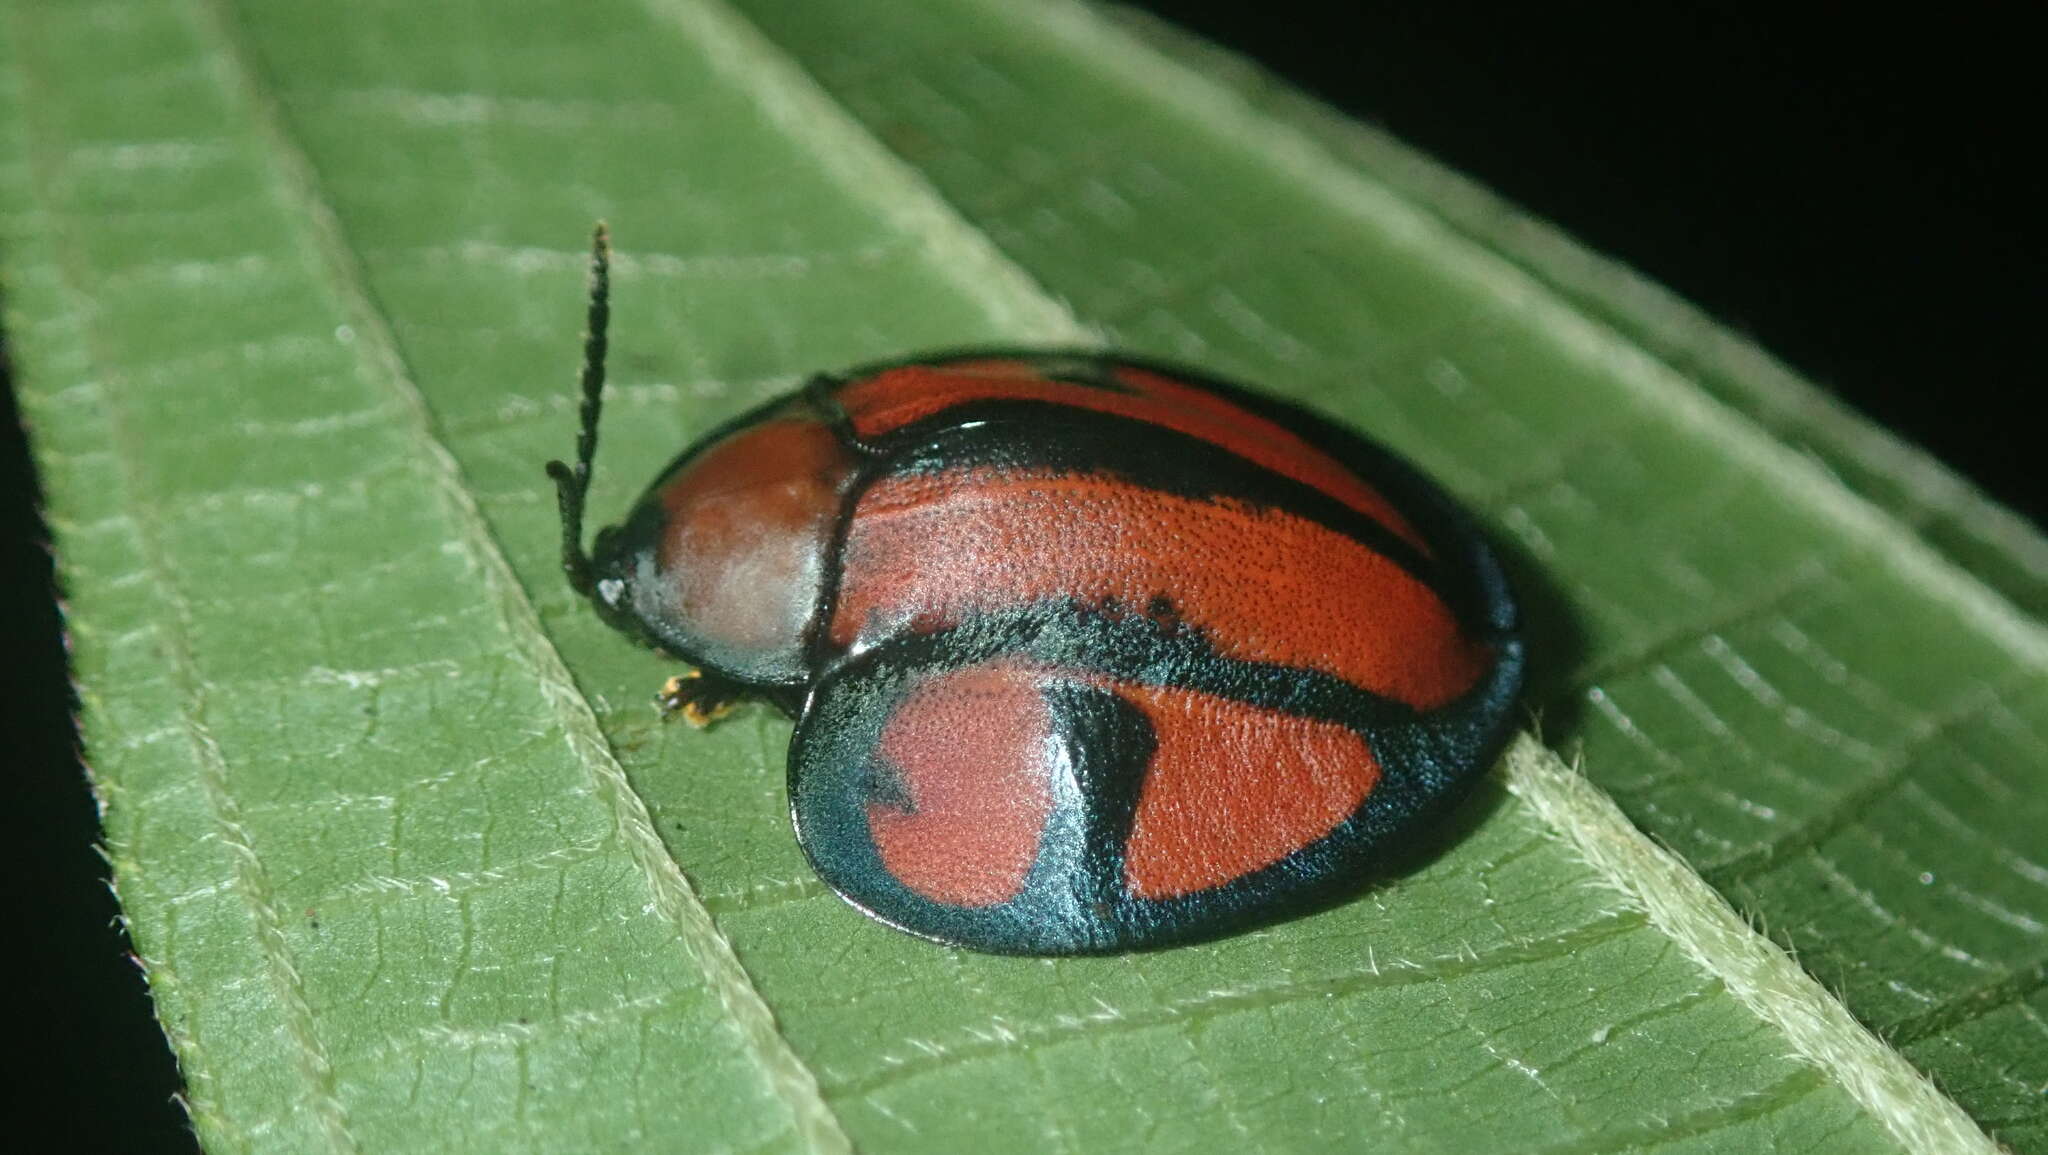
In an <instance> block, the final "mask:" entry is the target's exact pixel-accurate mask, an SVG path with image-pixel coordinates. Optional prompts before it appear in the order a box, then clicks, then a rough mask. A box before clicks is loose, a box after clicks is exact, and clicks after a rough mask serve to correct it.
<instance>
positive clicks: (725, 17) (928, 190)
mask: <svg viewBox="0 0 2048 1155" xmlns="http://www.w3.org/2000/svg"><path fill="white" fill-rule="evenodd" d="M640 2H641V4H642V5H643V6H644V7H645V8H646V9H647V11H648V12H649V13H650V14H651V15H653V16H654V17H655V18H656V19H658V20H661V21H662V22H664V23H667V24H669V25H671V26H673V27H675V28H676V29H678V30H679V31H680V32H682V33H683V35H685V36H686V37H688V38H689V39H690V40H691V41H692V42H693V43H695V44H697V45H698V46H699V47H701V48H703V49H704V50H705V56H706V58H707V59H709V60H710V61H711V62H712V64H713V66H714V67H716V68H718V69H720V70H721V71H722V73H723V74H724V76H725V77H726V78H727V79H728V80H730V81H731V82H732V83H733V84H734V85H735V86H737V87H740V88H744V89H746V90H747V91H748V92H749V93H750V94H751V95H752V96H753V98H754V100H755V102H756V106H757V107H759V108H760V109H761V111H762V112H763V113H765V114H766V115H767V116H768V118H769V119H770V120H771V121H773V122H774V124H775V125H776V127H778V128H780V129H782V130H783V131H784V132H785V133H787V134H788V135H789V136H791V137H792V138H799V139H803V140H805V141H807V142H808V143H810V144H812V145H813V146H814V149H813V153H812V155H813V156H814V157H816V158H817V160H818V161H819V162H820V164H821V167H822V168H824V170H825V171H826V172H828V173H830V174H832V176H833V177H835V178H836V179H838V180H839V181H840V182H841V183H842V184H843V185H844V187H845V188H846V190H847V191H848V192H849V193H850V194H852V195H853V196H855V197H858V198H860V199H861V200H864V201H866V202H867V203H868V204H869V205H871V206H872V207H874V208H875V209H876V210H877V211H878V212H879V214H880V215H881V216H882V218H883V219H884V220H887V221H888V222H889V223H890V224H891V225H893V226H894V227H896V228H897V229H899V230H901V231H902V232H903V233H904V234H905V235H907V236H910V237H914V238H916V239H917V240H918V241H919V242H920V243H922V244H923V246H924V248H925V251H926V252H927V253H928V254H929V255H930V257H931V263H932V267H933V268H935V269H938V270H940V271H941V272H943V273H945V274H946V275H947V276H949V277H951V278H952V279H953V281H954V283H955V284H956V285H957V286H958V288H959V289H960V292H961V294H962V295H963V296H966V297H969V298H972V299H973V300H975V301H976V302H977V303H979V304H980V305H981V306H982V307H983V308H984V309H986V310H987V311H988V315H989V317H990V319H991V320H994V321H996V322H998V323H999V324H1001V325H1002V326H1003V327H1004V328H1006V329H1014V330H1015V331H1016V332H1018V333H1020V334H1025V333H1028V334H1031V335H1032V336H1033V337H1034V338H1035V339H1037V340H1040V341H1044V342H1047V343H1049V344H1063V345H1068V346H1075V347H1083V348H1101V347H1103V346H1105V345H1107V344H1108V338H1107V337H1106V336H1105V335H1104V334H1103V333H1102V332H1101V331H1100V330H1098V329H1097V328H1095V327H1094V326H1092V325H1090V324H1088V323H1087V322H1085V321H1082V320H1081V319H1080V318H1079V317H1077V316H1076V315H1075V314H1074V313H1073V311H1072V310H1070V309H1068V308H1067V307H1066V305H1065V304H1064V303H1063V302H1061V301H1060V300H1059V298H1057V297H1056V296H1054V295H1053V294H1051V293H1049V292H1048V291H1046V289H1045V287H1044V286H1043V285H1040V284H1039V283H1038V282H1037V280H1036V279H1035V278H1033V277H1032V275H1031V274H1030V272H1029V271H1027V270H1026V269H1025V268H1024V267H1023V266H1022V265H1020V264H1018V263H1017V262H1016V261H1014V260H1011V259H1010V257H1009V256H1008V255H1007V254H1005V253H1003V252H1002V251H1001V249H1000V248H999V247H998V246H997V245H996V244H995V243H994V242H993V241H991V240H990V239H989V237H988V235H987V234H986V233H984V232H982V231H981V230H980V229H978V228H976V227H975V226H974V225H973V224H972V223H971V222H969V221H968V220H967V219H966V218H965V217H963V216H961V215H960V213H959V212H958V211H957V210H956V209H955V208H954V207H953V205H952V202H950V201H948V200H947V199H946V198H945V197H944V196H943V195H941V194H940V193H939V191H938V190H937V189H935V188H933V187H932V186H931V182H930V181H928V180H926V179H925V177H924V176H923V175H922V174H921V173H919V172H917V171H916V170H915V169H913V168H912V167H911V166H910V165H908V164H906V163H905V162H904V161H902V160H901V159H900V158H898V157H897V156H896V155H895V153H893V152H891V151H890V150H889V149H888V148H886V147H885V146H883V145H882V144H881V143H880V142H879V141H877V140H876V139H875V137H874V134H873V133H871V132H869V131H868V129H867V127H866V126H865V125H863V124H861V123H860V122H859V121H858V120H856V119H855V118H854V117H853V116H852V115H851V114H849V113H848V112H847V111H846V110H845V108H844V107H842V106H841V105H840V103H839V102H838V101H837V100H836V99H834V98H833V97H832V96H831V95H830V94H829V93H827V92H826V91H825V90H824V88H823V87H822V86H821V85H819V84H818V82H817V80H816V78H815V77H813V76H812V75H811V74H810V73H809V71H807V70H806V69H804V68H803V67H802V66H801V65H800V64H798V63H797V62H796V61H795V60H793V59H792V58H791V57H790V56H789V54H788V53H786V52H784V51H783V50H782V49H781V48H780V47H778V46H777V45H776V44H775V43H774V42H773V41H771V40H770V39H768V37H767V36H765V35H764V34H762V32H761V31H760V30H759V29H758V28H756V27H755V26H754V25H753V23H752V22H751V21H749V20H748V19H747V18H746V17H745V16H744V15H742V14H740V13H739V12H737V11H735V10H734V9H733V8H732V7H731V6H730V5H728V4H726V3H725V2H724V0H703V2H690V0H640ZM821 127H822V128H823V129H824V131H820V129H821Z"/></svg>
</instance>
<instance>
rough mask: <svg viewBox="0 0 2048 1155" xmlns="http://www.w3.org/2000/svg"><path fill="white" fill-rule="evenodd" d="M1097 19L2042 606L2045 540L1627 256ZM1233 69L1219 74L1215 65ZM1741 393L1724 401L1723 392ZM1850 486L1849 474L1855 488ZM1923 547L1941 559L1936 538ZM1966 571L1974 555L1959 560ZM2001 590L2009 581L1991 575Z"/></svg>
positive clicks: (1371, 136)
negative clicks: (1824, 456) (1592, 315)
mask: <svg viewBox="0 0 2048 1155" xmlns="http://www.w3.org/2000/svg"><path fill="white" fill-rule="evenodd" d="M1100 14H1101V16H1102V17H1103V19H1104V21H1105V23H1107V24H1110V25H1112V26H1115V27H1119V28H1120V29H1122V30H1123V31H1124V32H1125V33H1126V34H1127V35H1130V36H1132V37H1134V38H1136V39H1137V40H1138V41H1139V42H1140V43H1142V44H1143V45H1145V47H1146V48H1148V49H1151V50H1152V51H1155V52H1158V53H1161V54H1163V55H1166V56H1167V57H1169V58H1170V59H1171V60H1173V61H1174V62H1175V63H1177V64H1181V65H1183V66H1186V67H1191V68H1192V69H1193V70H1195V71H1200V72H1204V73H1208V74H1210V75H1211V76H1212V80H1217V81H1218V82H1220V83H1221V84H1222V85H1224V86H1225V87H1227V88H1229V89H1231V90H1232V91H1233V92H1235V93H1237V94H1238V95H1239V97H1240V99H1242V100H1244V101H1245V102H1246V103H1248V104H1250V105H1252V106H1254V108H1255V109H1258V110H1262V111H1265V112H1267V113H1269V114H1270V115H1273V116H1275V117H1278V118H1284V120H1285V121H1286V122H1288V123H1292V124H1294V125H1297V126H1306V127H1300V128H1299V131H1302V132H1303V133H1304V134H1305V135H1308V136H1310V137H1311V138H1312V139H1314V140H1315V141H1316V142H1317V143H1318V144H1320V145H1322V146H1323V147H1324V148H1326V149H1328V150H1330V151H1331V152H1333V153H1334V154H1336V155H1337V156H1338V157H1340V158H1342V159H1343V160H1345V161H1347V162H1349V163H1350V164H1352V165H1353V166H1354V168H1353V172H1354V175H1356V176H1359V177H1362V178H1363V179H1369V180H1372V181H1375V182H1377V183H1379V184H1382V185H1384V186H1386V187H1387V188H1388V189H1389V190H1390V191H1392V192H1393V193H1395V194H1396V195H1398V196H1400V197H1401V198H1402V199H1404V200H1406V201H1408V202H1409V203H1410V204H1411V205H1413V206H1414V207H1415V208H1416V209H1417V211H1419V212H1423V213H1426V214H1428V215H1430V216H1432V217H1435V218H1437V219H1438V220H1439V221H1441V222H1442V223H1443V224H1445V225H1446V226H1448V227H1449V228H1451V229H1453V230H1455V231H1456V232H1458V233H1459V234H1460V235H1461V236H1463V237H1465V238H1466V239H1468V240H1470V241H1472V242H1473V243H1474V244H1477V245H1480V246H1481V247H1483V248H1485V249H1487V250H1488V251H1490V252H1492V253H1494V254H1496V255H1498V256H1499V257H1501V258H1502V259H1504V260H1508V261H1511V262H1513V263H1514V264H1515V265H1516V266H1517V267H1519V268H1521V269H1523V270H1525V271H1527V272H1528V273H1529V274H1530V275H1531V276H1534V277H1536V278H1537V279H1539V280H1540V281H1542V282H1543V283H1544V284H1545V285H1546V286H1548V287H1550V288H1551V289H1552V290H1554V291H1555V292H1557V293H1558V294H1560V295H1562V296H1565V297H1568V298H1570V299H1572V300H1573V301H1575V302H1578V303H1580V304H1582V305H1584V306H1586V307H1587V308H1589V309H1591V310H1597V311H1599V312H1600V313H1602V314H1604V315H1606V316H1609V317H1613V318H1615V319H1616V320H1615V324H1616V325H1617V326H1625V327H1626V328H1627V329H1628V336H1629V338H1630V340H1632V341H1634V342H1636V343H1638V344H1646V345H1652V346H1655V348H1654V349H1653V352H1655V353H1656V355H1657V356H1658V357H1659V358H1660V359H1662V360H1664V361H1666V362H1668V363H1672V364H1674V365H1679V366H1684V367H1695V366H1696V367H1699V368H1700V369H1702V370H1705V371H1706V372H1707V373H1708V374H1711V375H1712V377H1713V380H1712V381H1711V382H1705V384H1708V385H1709V387H1710V388H1712V389H1714V390H1715V391H1716V393H1717V395H1720V396H1723V397H1724V399H1725V400H1726V403H1727V404H1730V405H1731V406H1734V407H1736V408H1737V409H1739V410H1740V411H1741V412H1742V414H1743V415H1744V416H1746V417H1748V418H1749V419H1750V420H1752V421H1754V422H1756V423H1757V424H1758V425H1759V426H1760V427H1762V428H1763V429H1765V430H1766V431H1768V432H1770V433H1771V434H1773V435H1774V436H1775V437H1777V438H1779V439H1781V440H1785V441H1792V442H1804V443H1807V444H1816V445H1819V446H1820V447H1821V448H1822V450H1824V451H1825V452H1827V453H1830V454H1834V455H1838V456H1839V457H1841V458H1843V459H1845V460H1847V461H1850V462H1852V463H1853V464H1855V465H1856V466H1858V467H1860V468H1863V469H1866V470H1868V471H1870V472H1871V473H1873V474H1877V475H1879V476H1882V477H1884V478H1885V479H1886V480H1888V481H1890V482H1891V483H1893V484H1895V485H1896V486H1898V487H1899V489H1900V490H1902V491H1904V492H1905V493H1907V494H1909V495H1910V502H1909V503H1905V504H1903V505H1902V507H1901V508H1898V509H1896V510H1894V511H1893V515H1894V516H1895V517H1896V518H1897V519H1898V520H1899V521H1901V522H1902V523H1904V524H1905V525H1907V526H1908V527H1910V528H1912V529H1913V530H1914V531H1915V532H1916V533H1917V534H1918V535H1920V536H1921V537H1923V538H1928V537H1929V534H1930V531H1931V530H1932V529H1933V528H1934V527H1933V526H1931V525H1930V523H1931V522H1933V521H1935V520H1937V519H1939V518H1946V519H1948V520H1949V521H1950V522H1951V523H1952V524H1954V525H1956V526H1958V527H1960V528H1962V529H1964V530H1965V531H1967V532H1968V533H1969V534H1970V535H1971V536H1972V537H1973V538H1974V539H1975V540H1976V541H1978V542H1980V543H1982V544H1984V545H1985V546H1987V547H1989V548H1990V549H1991V550H1993V551H1995V552H1996V553H1997V554H1998V555H1999V556H2000V558H2001V559H2002V560H2003V561H2005V562H2007V563H2009V564H2011V565H2012V566H2013V567H2014V568H2015V569H2016V570H2017V571H2018V577H2019V578H2020V579H2023V580H2024V582H2025V583H2026V586H2025V588H2023V589H2022V590H2021V591H2020V598H2021V603H2022V604H2021V606H2020V608H2022V609H2024V610H2028V611H2032V612H2036V613H2038V612H2039V610H2040V609H2041V607H2042V606H2043V605H2044V604H2048V538H2043V537H2042V536H2041V535H2040V534H2039V533H2038V532H2036V531H2035V529H2034V528H2033V526H2032V525H2031V524H2030V523H2029V522H2028V521H2027V519H2026V518H2025V517H2023V516H2021V515H2019V514H2017V513H2015V512H2014V511H2012V510H2011V509H2009V508H2007V507H2006V506H2004V505H2002V504H2000V503H1999V502H1998V501H1996V500H1995V499H1993V498H1992V497H1990V496H1989V495H1987V494H1986V493H1984V492H1983V491H1982V490H1981V489H1979V488H1978V487H1977V486H1976V485H1975V484H1974V483H1973V482H1971V481H1970V480H1969V479H1968V478H1966V477H1963V476H1961V475H1959V474H1957V473H1956V472H1955V471H1953V470H1952V469H1950V468H1949V467H1948V466H1946V465H1944V464H1943V463H1941V462H1940V461H1939V460H1938V459H1936V458H1935V457H1934V456H1933V455H1932V454H1930V453H1928V452H1927V451H1926V450H1924V449H1922V448H1920V447H1919V446H1917V445H1914V444H1913V443H1911V442H1910V441H1906V440H1904V439H1902V438H1900V437H1898V436H1897V435H1895V434H1893V433H1892V432H1890V431H1889V430H1887V429H1885V428H1883V427H1882V426H1880V425H1878V424H1876V423H1875V422H1873V421H1871V420H1870V419H1869V418H1867V417H1865V416H1863V415H1862V414H1860V413H1858V412H1856V411H1855V410H1854V409H1852V408H1850V407H1849V406H1847V405H1845V404H1843V403H1842V402H1841V401H1840V400H1838V399H1837V398H1835V397H1834V396H1833V395H1832V394H1830V393H1828V392H1827V391H1826V390H1824V389H1821V388H1819V387H1817V386H1816V385H1814V384H1813V383H1812V382H1809V381H1807V380H1805V379H1804V378H1802V377H1801V376H1800V375H1799V374H1798V373H1797V372H1796V371H1795V370H1794V369H1792V368H1790V367H1788V366H1787V365H1786V364H1785V363H1784V362H1782V361H1781V360H1779V359H1778V358H1777V357H1775V356H1773V355H1772V354H1771V352H1770V351H1769V350H1768V349H1765V348H1763V347H1762V346H1760V345H1758V344H1757V343H1756V342H1755V341H1753V340H1751V339H1749V338H1748V337H1746V336H1744V335H1743V334H1742V333H1740V332H1737V331H1735V330H1733V329H1730V328H1729V327H1728V326H1726V325H1724V324H1722V323H1720V322H1719V321H1717V320H1715V319H1714V318H1713V317H1712V316H1710V315H1709V314H1707V313H1706V312H1705V311H1704V310H1702V309H1700V308H1699V307H1698V306H1696V305H1693V304H1692V303H1691V302H1689V301H1687V300H1685V299H1684V298H1683V297H1681V296H1679V295H1678V294H1676V293H1674V292H1672V291H1671V290H1670V289H1667V288H1665V287H1664V286H1662V285H1659V284H1657V283H1656V282H1654V281H1652V280H1650V279H1649V278H1647V277H1644V276H1643V275H1642V274H1640V273H1638V272H1636V271H1635V270H1634V269H1631V268H1629V267H1628V266H1627V265H1625V264H1623V263H1621V262H1619V261H1616V260H1614V259H1613V258H1610V257H1608V256H1605V255H1604V254H1601V253H1599V252H1596V251H1594V250H1591V249H1588V248H1585V247H1584V246H1581V245H1580V244H1578V243H1577V242H1576V241H1574V240H1573V239H1572V238H1571V237H1570V236H1569V235H1568V234H1566V233H1565V232H1564V231H1563V230H1562V229H1559V228H1558V227H1557V226H1556V225H1554V224H1552V223H1551V222H1549V221H1547V220H1544V219H1542V218H1540V217H1538V216H1535V215H1533V214H1531V213H1529V212H1528V211H1526V210H1525V209H1522V208H1520V207H1519V206H1517V205H1515V204H1513V203H1512V202H1510V201H1508V200H1506V199H1504V198H1503V197H1501V196H1500V195H1499V194H1498V193H1496V192H1494V191H1493V190H1492V189H1490V188H1487V187H1486V186H1484V185H1482V184H1481V183H1479V182H1477V181H1474V180H1472V179H1471V178H1469V177H1466V176H1464V175H1463V174H1461V173H1458V172H1456V171H1454V170H1452V169H1450V168H1447V167H1445V166H1444V165H1442V164H1441V163H1439V162H1438V161H1436V160H1434V159H1433V158H1431V157H1429V156H1428V155H1427V154H1425V153H1422V152H1420V151H1418V150H1417V149H1415V148H1413V147H1411V146H1409V145H1407V144H1406V143H1404V142H1402V141H1401V140H1399V139H1398V138H1396V137H1395V136H1393V135H1392V134H1391V133H1388V132H1386V131H1384V130H1383V129H1381V128H1379V127H1378V126H1375V125H1372V124H1369V123H1365V122H1362V121H1353V120H1350V119H1348V118H1345V117H1343V116H1341V115H1339V114H1336V113H1334V112H1333V111H1332V110H1331V109H1329V108H1327V107H1324V106H1322V105H1321V104H1319V103H1317V102H1316V101H1315V100H1314V99H1313V98H1311V97H1308V96H1304V95H1302V94H1301V93H1298V92H1294V91H1292V90H1291V89H1288V88H1286V87H1285V86H1283V85H1278V84H1275V83H1273V82H1272V81H1271V79H1270V78H1268V77H1266V76H1264V75H1263V74H1262V73H1259V72H1258V71H1257V69H1256V66H1248V65H1247V64H1246V62H1245V61H1243V60H1241V59H1239V58H1237V57H1236V56H1235V55H1234V54H1232V53H1230V52H1228V51H1227V50H1225V49H1221V48H1218V47H1217V46H1215V45H1212V44H1207V43H1205V42H1202V41H1200V40H1199V39H1198V38H1196V37H1195V36H1193V35H1192V34H1190V33H1188V32H1186V31H1184V30H1182V29H1179V28H1176V27H1174V26H1173V25H1172V24H1170V23H1169V22H1167V21H1165V20H1162V19H1160V18H1159V17H1157V16H1154V15H1152V14H1151V13H1148V12H1144V11H1141V10H1139V9H1136V8H1128V7H1123V6H1115V5H1104V6H1102V8H1101V9H1100ZM1219 72H1229V73H1232V74H1235V75H1232V76H1229V77H1222V78H1220V79H1219V78H1217V77H1215V74H1216V73H1219ZM1731 391H1733V392H1739V393H1740V394H1742V396H1740V397H1739V398H1728V397H1727V394H1728V393H1729V392H1731ZM1850 484H1851V487H1852V488H1856V487H1855V485H1854V483H1853V482H1852V483H1850ZM1929 544H1930V546H1932V547H1933V548H1935V549H1936V550H1937V551H1938V552H1942V553H1944V554H1948V553H1949V552H1950V551H1949V550H1947V549H1946V548H1944V547H1943V546H1942V545H1941V543H1940V542H1939V541H1934V540H1930V541H1929ZM1957 562H1958V564H1960V565H1963V566H1964V567H1965V568H1969V566H1968V563H1967V562H1964V561H1962V560H1961V559H1957ZM1986 580H1987V581H1988V582H1989V583H1990V584H1993V585H1995V586H1996V587H1997V588H1999V589H2000V590H2001V592H2006V593H2010V592H2011V591H2010V590H2009V589H2008V588H2007V586H2006V585H2005V584H2004V583H2005V582H2010V581H2014V580H2015V579H2014V578H2012V577H2005V576H2002V575H2001V577H1999V578H1998V579H1995V580H1994V579H1989V578H1987V579H1986Z"/></svg>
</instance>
